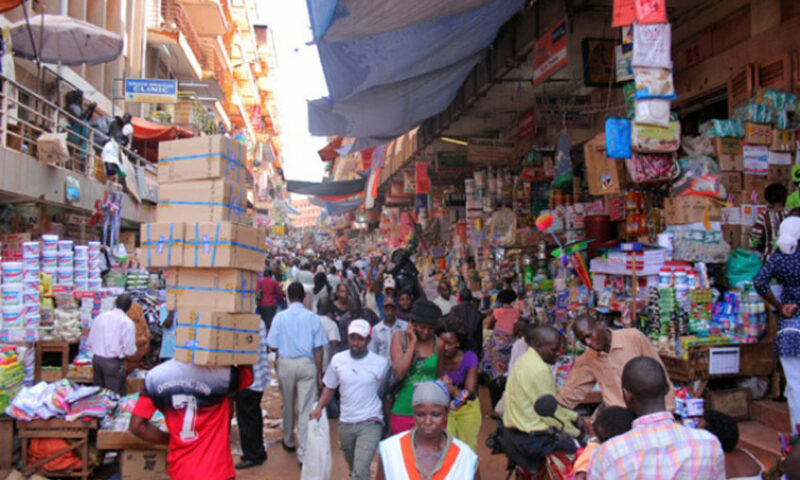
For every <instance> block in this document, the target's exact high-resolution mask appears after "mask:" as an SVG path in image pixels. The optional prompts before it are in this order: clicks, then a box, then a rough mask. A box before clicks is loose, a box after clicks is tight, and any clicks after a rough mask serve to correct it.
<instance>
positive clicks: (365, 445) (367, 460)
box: [339, 421, 383, 480]
mask: <svg viewBox="0 0 800 480" xmlns="http://www.w3.org/2000/svg"><path fill="white" fill-rule="evenodd" d="M382 433H383V425H381V424H380V423H378V422H374V421H366V422H360V423H339V445H340V446H341V448H342V452H343V453H344V458H345V460H347V465H348V466H349V467H350V480H369V478H370V477H369V466H370V464H372V458H373V457H375V452H376V451H377V450H378V443H380V441H381V434H382Z"/></svg>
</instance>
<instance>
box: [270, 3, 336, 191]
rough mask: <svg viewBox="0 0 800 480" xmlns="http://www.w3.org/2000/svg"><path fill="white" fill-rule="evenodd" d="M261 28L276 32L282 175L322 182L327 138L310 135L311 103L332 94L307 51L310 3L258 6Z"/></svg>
mask: <svg viewBox="0 0 800 480" xmlns="http://www.w3.org/2000/svg"><path fill="white" fill-rule="evenodd" d="M256 4H257V6H258V14H259V23H261V24H266V25H267V26H268V27H269V28H270V29H271V30H272V38H273V40H274V42H275V52H276V55H277V59H276V62H277V64H278V65H277V79H276V80H277V81H275V80H273V85H275V97H276V100H277V102H278V110H279V115H280V117H281V125H282V127H283V130H282V134H281V140H282V142H283V173H284V176H285V177H286V179H287V180H306V181H315V182H318V181H320V180H322V176H323V174H324V168H325V164H324V163H323V162H322V161H321V160H320V158H319V155H318V154H317V150H319V149H320V148H322V147H324V146H325V144H326V143H327V142H326V139H325V137H312V136H311V134H310V133H308V109H307V104H306V102H307V101H308V100H313V99H315V98H320V97H323V96H326V95H327V94H328V91H327V86H326V85H325V77H324V75H323V73H322V66H321V65H320V61H319V54H318V53H317V48H316V47H315V46H313V45H307V43H308V42H309V41H310V40H311V38H312V34H311V27H310V21H309V18H308V10H307V9H306V2H304V1H300V0H290V1H287V0H259V1H258V2H256Z"/></svg>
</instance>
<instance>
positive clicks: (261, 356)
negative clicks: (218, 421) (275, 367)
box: [248, 322, 269, 392]
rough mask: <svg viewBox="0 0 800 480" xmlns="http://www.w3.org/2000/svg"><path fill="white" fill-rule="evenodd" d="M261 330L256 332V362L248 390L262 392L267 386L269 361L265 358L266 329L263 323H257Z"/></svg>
mask: <svg viewBox="0 0 800 480" xmlns="http://www.w3.org/2000/svg"><path fill="white" fill-rule="evenodd" d="M258 323H260V324H261V328H260V330H259V332H258V336H259V344H258V361H257V362H256V363H255V365H253V383H252V384H251V385H250V386H249V387H248V388H249V389H250V390H255V391H257V392H263V391H264V390H266V389H267V386H269V359H268V358H267V354H268V353H267V327H266V326H265V325H264V322H258Z"/></svg>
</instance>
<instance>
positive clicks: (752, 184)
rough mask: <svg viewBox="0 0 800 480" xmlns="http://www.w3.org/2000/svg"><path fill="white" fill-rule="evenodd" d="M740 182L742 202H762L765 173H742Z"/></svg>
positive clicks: (765, 181)
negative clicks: (741, 181)
mask: <svg viewBox="0 0 800 480" xmlns="http://www.w3.org/2000/svg"><path fill="white" fill-rule="evenodd" d="M743 179H744V180H743V183H742V197H741V199H742V201H741V202H740V203H742V204H759V205H761V204H764V203H766V201H765V200H764V189H766V188H767V177H766V176H765V175H749V174H744V176H743Z"/></svg>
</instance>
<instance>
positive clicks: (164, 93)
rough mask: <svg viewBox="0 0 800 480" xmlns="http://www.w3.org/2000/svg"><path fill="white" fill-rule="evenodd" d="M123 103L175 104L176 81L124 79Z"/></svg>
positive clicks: (176, 97) (176, 98)
mask: <svg viewBox="0 0 800 480" xmlns="http://www.w3.org/2000/svg"><path fill="white" fill-rule="evenodd" d="M125 101H126V102H131V103H177V102H178V81H177V80H165V79H159V78H126V79H125Z"/></svg>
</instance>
